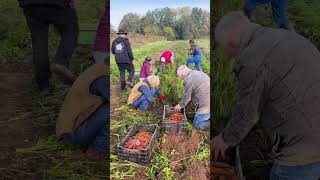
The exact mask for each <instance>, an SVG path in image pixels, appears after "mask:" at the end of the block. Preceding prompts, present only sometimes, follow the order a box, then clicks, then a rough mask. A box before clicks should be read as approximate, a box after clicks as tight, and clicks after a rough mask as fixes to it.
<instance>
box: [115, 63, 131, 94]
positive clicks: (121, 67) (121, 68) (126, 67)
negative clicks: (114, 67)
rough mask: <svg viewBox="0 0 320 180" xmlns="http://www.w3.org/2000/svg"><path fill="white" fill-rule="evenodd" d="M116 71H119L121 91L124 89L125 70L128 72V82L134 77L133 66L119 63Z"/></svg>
mask: <svg viewBox="0 0 320 180" xmlns="http://www.w3.org/2000/svg"><path fill="white" fill-rule="evenodd" d="M118 69H119V71H120V83H121V89H122V90H123V89H125V88H126V70H127V71H128V72H129V76H128V81H129V82H131V83H132V82H133V77H134V65H133V64H127V63H120V64H118Z"/></svg>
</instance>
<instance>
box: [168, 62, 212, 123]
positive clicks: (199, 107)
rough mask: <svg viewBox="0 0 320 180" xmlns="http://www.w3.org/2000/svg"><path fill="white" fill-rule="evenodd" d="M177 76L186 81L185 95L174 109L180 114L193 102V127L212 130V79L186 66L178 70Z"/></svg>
mask: <svg viewBox="0 0 320 180" xmlns="http://www.w3.org/2000/svg"><path fill="white" fill-rule="evenodd" d="M177 74H178V76H179V78H181V79H182V80H183V81H184V95H183V97H182V100H181V101H180V103H179V104H177V105H176V106H175V107H174V110H175V112H180V111H181V109H182V108H185V107H186V106H187V104H188V103H189V102H190V101H192V103H193V105H195V107H196V108H195V115H194V120H193V125H194V126H195V127H197V128H200V129H208V128H210V78H209V76H208V75H207V74H206V73H204V72H202V71H194V70H192V69H189V68H188V67H187V66H186V65H182V66H180V67H179V68H178V70H177Z"/></svg>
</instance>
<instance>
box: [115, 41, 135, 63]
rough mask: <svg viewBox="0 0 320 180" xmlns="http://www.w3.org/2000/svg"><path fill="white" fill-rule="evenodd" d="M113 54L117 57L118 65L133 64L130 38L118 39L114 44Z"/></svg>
mask: <svg viewBox="0 0 320 180" xmlns="http://www.w3.org/2000/svg"><path fill="white" fill-rule="evenodd" d="M111 51H112V54H114V55H115V60H116V63H117V64H121V63H124V64H131V63H132V61H133V60H134V57H133V53H132V49H131V45H130V42H129V39H128V38H124V37H117V38H116V39H115V40H114V41H113V42H112V48H111Z"/></svg>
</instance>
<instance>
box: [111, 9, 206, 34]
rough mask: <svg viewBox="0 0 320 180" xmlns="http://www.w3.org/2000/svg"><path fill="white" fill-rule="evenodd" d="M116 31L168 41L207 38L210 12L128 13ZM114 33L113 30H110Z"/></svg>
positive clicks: (189, 10) (176, 10)
mask: <svg viewBox="0 0 320 180" xmlns="http://www.w3.org/2000/svg"><path fill="white" fill-rule="evenodd" d="M118 29H123V30H125V31H127V32H129V33H138V34H143V35H153V36H165V37H166V38H167V39H168V40H177V39H179V40H185V39H196V38H202V37H208V36H209V33H210V12H208V11H207V10H203V9H201V8H197V7H194V8H192V9H191V8H189V7H182V8H177V9H173V8H168V7H166V8H161V9H159V8H158V9H155V10H149V11H148V12H147V13H146V14H145V15H143V16H139V15H138V14H136V13H128V14H126V15H124V16H123V18H122V20H121V21H120V24H119V27H118ZM111 31H114V28H112V29H111Z"/></svg>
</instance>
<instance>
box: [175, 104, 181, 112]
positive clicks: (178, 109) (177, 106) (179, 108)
mask: <svg viewBox="0 0 320 180" xmlns="http://www.w3.org/2000/svg"><path fill="white" fill-rule="evenodd" d="M181 109H182V107H181V106H180V104H177V105H176V106H175V107H174V112H180V111H181Z"/></svg>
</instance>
